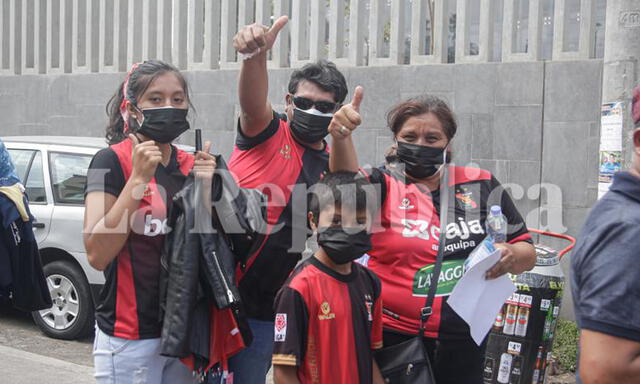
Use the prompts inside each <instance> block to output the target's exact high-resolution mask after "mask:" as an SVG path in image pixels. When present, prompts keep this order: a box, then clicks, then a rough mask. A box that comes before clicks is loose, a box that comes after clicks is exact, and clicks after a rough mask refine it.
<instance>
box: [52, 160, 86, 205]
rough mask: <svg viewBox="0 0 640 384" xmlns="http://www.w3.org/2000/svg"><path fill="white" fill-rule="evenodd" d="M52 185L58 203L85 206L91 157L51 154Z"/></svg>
mask: <svg viewBox="0 0 640 384" xmlns="http://www.w3.org/2000/svg"><path fill="white" fill-rule="evenodd" d="M49 156H50V158H49V167H50V168H51V184H52V186H53V197H54V199H55V201H56V203H64V204H84V189H85V186H86V185H87V169H88V168H89V163H91V156H90V155H80V154H72V153H56V152H51V153H50V155H49Z"/></svg>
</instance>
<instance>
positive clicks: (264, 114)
mask: <svg viewBox="0 0 640 384" xmlns="http://www.w3.org/2000/svg"><path fill="white" fill-rule="evenodd" d="M287 21H288V18H287V16H281V17H280V18H279V19H278V20H276V22H275V23H274V24H273V26H272V27H271V28H267V27H265V26H263V25H258V24H252V25H248V26H245V27H242V28H241V29H240V30H239V31H238V33H237V34H236V36H235V37H234V38H233V44H234V47H235V49H236V50H237V51H238V52H239V53H241V54H253V56H252V57H251V58H249V59H247V60H243V62H242V67H241V68H240V79H239V81H238V95H239V98H240V108H241V110H242V112H241V114H240V128H241V129H242V133H243V134H244V135H245V136H248V137H255V136H257V135H258V134H260V132H262V131H263V130H265V129H266V128H267V126H268V125H269V122H270V121H271V119H272V118H273V113H272V109H271V104H270V103H269V101H268V100H267V96H268V93H269V75H268V72H267V54H268V51H269V50H270V49H271V47H273V43H274V42H275V40H276V38H277V37H278V33H279V32H280V30H281V29H282V28H283V27H284V26H285V25H286V24H287ZM256 52H257V53H256Z"/></svg>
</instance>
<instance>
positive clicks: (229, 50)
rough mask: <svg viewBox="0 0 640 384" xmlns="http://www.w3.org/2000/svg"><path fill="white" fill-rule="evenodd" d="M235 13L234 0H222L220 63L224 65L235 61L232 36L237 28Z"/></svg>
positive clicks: (235, 4)
mask: <svg viewBox="0 0 640 384" xmlns="http://www.w3.org/2000/svg"><path fill="white" fill-rule="evenodd" d="M236 13H237V1H236V0H222V12H221V15H222V20H221V21H220V29H221V33H220V35H221V36H220V37H221V40H220V63H221V65H225V66H228V64H235V63H236V50H235V49H234V48H233V37H234V36H235V34H236V32H237V29H238V25H237V23H236Z"/></svg>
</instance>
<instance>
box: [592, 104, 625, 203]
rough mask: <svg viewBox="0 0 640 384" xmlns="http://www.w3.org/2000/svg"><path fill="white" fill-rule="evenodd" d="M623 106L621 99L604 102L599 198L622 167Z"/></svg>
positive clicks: (601, 126)
mask: <svg viewBox="0 0 640 384" xmlns="http://www.w3.org/2000/svg"><path fill="white" fill-rule="evenodd" d="M623 107H624V103H623V102H621V101H618V102H615V103H605V104H602V111H601V117H600V166H599V169H600V172H599V174H598V199H600V198H601V197H602V196H604V195H605V193H607V191H609V187H610V186H611V183H612V181H613V175H614V174H615V173H616V172H618V171H620V169H621V168H622V125H623V119H622V115H623Z"/></svg>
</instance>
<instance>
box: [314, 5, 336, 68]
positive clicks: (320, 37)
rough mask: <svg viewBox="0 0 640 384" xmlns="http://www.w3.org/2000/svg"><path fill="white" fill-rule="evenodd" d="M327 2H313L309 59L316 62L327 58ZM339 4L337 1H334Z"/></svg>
mask: <svg viewBox="0 0 640 384" xmlns="http://www.w3.org/2000/svg"><path fill="white" fill-rule="evenodd" d="M324 1H325V0H311V25H310V28H309V29H310V30H309V59H310V60H312V61H316V60H318V59H321V58H324V57H327V53H326V52H325V44H324V36H325V30H326V25H325V24H326V20H325V9H326V7H325V5H324ZM334 1H335V2H337V0H334Z"/></svg>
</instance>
